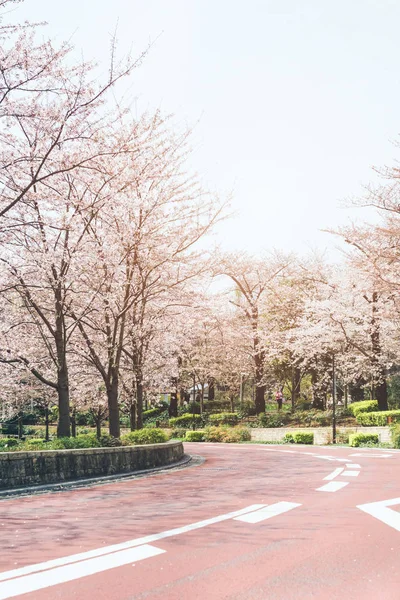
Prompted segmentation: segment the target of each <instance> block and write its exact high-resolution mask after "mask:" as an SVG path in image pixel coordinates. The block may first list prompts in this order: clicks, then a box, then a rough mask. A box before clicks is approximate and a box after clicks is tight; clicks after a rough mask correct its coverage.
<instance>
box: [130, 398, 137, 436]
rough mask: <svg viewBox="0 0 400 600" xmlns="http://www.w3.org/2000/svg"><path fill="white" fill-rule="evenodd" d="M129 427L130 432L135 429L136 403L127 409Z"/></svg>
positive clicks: (132, 403)
mask: <svg viewBox="0 0 400 600" xmlns="http://www.w3.org/2000/svg"><path fill="white" fill-rule="evenodd" d="M129 426H130V428H131V431H135V429H136V402H131V405H130V407H129Z"/></svg>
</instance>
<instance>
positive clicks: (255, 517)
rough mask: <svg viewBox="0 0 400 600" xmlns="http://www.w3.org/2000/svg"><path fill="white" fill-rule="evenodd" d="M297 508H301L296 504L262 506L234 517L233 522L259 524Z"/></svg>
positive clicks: (285, 503) (284, 503)
mask: <svg viewBox="0 0 400 600" xmlns="http://www.w3.org/2000/svg"><path fill="white" fill-rule="evenodd" d="M297 506H301V504H297V503H296V502H277V503H276V504H270V505H269V506H264V507H263V508H260V510H257V511H255V512H252V513H247V514H246V515H242V516H241V517H235V519H234V520H235V521H244V522H245V523H259V522H260V521H265V520H266V519H271V518H272V517H276V516H277V515H281V514H283V513H285V512H287V511H288V510H292V509H293V508H296V507H297Z"/></svg>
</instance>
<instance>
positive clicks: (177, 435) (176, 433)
mask: <svg viewBox="0 0 400 600" xmlns="http://www.w3.org/2000/svg"><path fill="white" fill-rule="evenodd" d="M186 431H187V429H183V427H177V428H176V429H172V430H171V432H170V434H169V437H170V439H172V438H174V439H178V440H183V438H184V437H185V435H186Z"/></svg>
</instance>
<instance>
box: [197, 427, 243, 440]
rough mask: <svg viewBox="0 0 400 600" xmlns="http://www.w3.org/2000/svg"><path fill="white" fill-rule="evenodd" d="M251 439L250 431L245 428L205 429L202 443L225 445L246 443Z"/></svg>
mask: <svg viewBox="0 0 400 600" xmlns="http://www.w3.org/2000/svg"><path fill="white" fill-rule="evenodd" d="M250 439H251V434H250V430H249V429H247V427H228V426H222V427H214V426H211V427H206V428H205V429H204V441H206V442H222V443H225V444H232V443H239V442H248V441H250Z"/></svg>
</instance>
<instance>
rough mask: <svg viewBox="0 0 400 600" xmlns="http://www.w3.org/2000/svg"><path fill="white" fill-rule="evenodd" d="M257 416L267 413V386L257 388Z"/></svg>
mask: <svg viewBox="0 0 400 600" xmlns="http://www.w3.org/2000/svg"><path fill="white" fill-rule="evenodd" d="M255 404H256V415H259V414H260V413H265V385H259V386H257V387H256V400H255Z"/></svg>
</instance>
